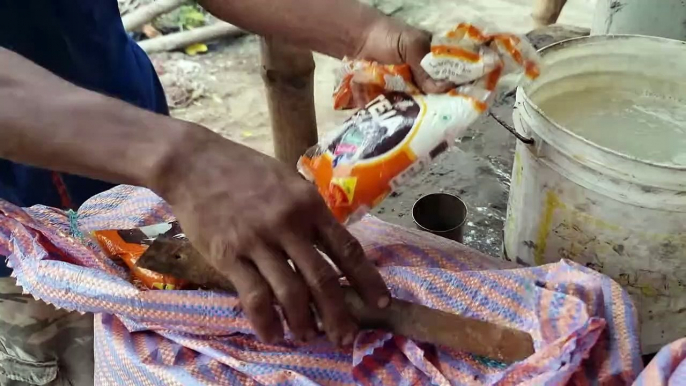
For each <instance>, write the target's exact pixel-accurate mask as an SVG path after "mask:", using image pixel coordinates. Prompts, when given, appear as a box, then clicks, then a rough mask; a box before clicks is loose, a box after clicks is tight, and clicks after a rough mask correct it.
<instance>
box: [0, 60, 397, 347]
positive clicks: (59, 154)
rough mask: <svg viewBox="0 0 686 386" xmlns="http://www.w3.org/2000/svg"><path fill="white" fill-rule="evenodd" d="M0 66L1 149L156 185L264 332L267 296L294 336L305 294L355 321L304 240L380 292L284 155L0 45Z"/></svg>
mask: <svg viewBox="0 0 686 386" xmlns="http://www.w3.org/2000/svg"><path fill="white" fill-rule="evenodd" d="M0 69H2V71H0V138H1V139H2V140H0V158H5V159H9V160H12V161H16V162H22V163H27V164H31V165H35V166H39V167H44V168H48V169H52V170H58V171H63V172H70V173H74V174H79V175H83V176H87V177H93V178H98V179H102V180H106V181H111V182H114V183H127V184H135V185H140V186H146V187H148V188H150V189H152V190H153V191H155V192H156V193H157V194H159V195H160V196H161V197H162V198H164V199H165V200H166V201H167V202H168V203H169V204H170V205H171V206H172V209H173V211H174V214H175V215H176V218H177V219H178V220H179V222H180V223H181V225H182V226H183V229H184V233H185V234H186V235H187V236H188V238H189V239H190V241H191V242H192V243H193V244H194V245H195V246H196V248H197V249H198V250H199V251H200V252H201V254H202V255H203V256H205V258H207V260H208V261H209V262H210V263H211V264H212V265H213V266H214V267H215V268H217V269H218V271H219V272H221V273H222V274H224V275H226V276H227V277H228V279H229V280H230V281H231V282H232V283H234V284H235V286H236V288H237V289H238V293H239V296H240V298H241V304H242V308H243V310H244V311H245V313H246V314H247V316H248V318H249V319H250V320H251V322H252V324H253V326H254V328H255V330H256V332H257V334H258V335H259V336H260V337H261V338H263V339H264V340H267V341H278V340H280V339H282V337H283V329H282V323H281V320H280V318H279V314H278V313H277V311H276V309H275V308H274V304H279V305H281V308H282V310H283V312H284V314H285V316H286V319H287V322H288V324H289V326H290V328H291V331H292V332H293V334H294V335H295V337H296V338H298V339H301V340H304V339H310V338H312V337H313V336H314V335H315V334H316V332H317V324H316V322H315V319H314V317H313V315H312V313H311V311H310V310H311V309H310V304H311V303H314V304H315V305H316V307H317V310H318V313H319V315H320V316H321V318H322V321H323V325H324V329H325V332H326V333H327V335H328V336H329V338H330V339H331V340H332V341H333V342H336V343H344V344H349V343H351V342H352V339H353V338H354V336H355V335H354V334H355V332H356V330H357V325H356V322H355V320H354V319H353V318H352V316H351V315H350V314H349V313H348V311H347V310H346V308H345V306H344V304H345V302H344V294H343V290H342V288H341V287H340V285H339V282H338V275H337V274H336V272H335V270H333V269H332V268H331V266H330V265H328V263H326V261H325V260H323V259H322V258H321V256H320V255H319V252H317V250H316V249H315V248H314V245H321V246H322V248H323V249H324V251H325V252H326V253H327V254H328V255H329V256H330V257H331V258H332V260H333V261H334V262H335V263H336V264H337V265H338V267H339V268H340V269H341V271H342V272H344V273H345V274H346V276H347V277H348V279H349V281H350V282H351V283H352V284H353V286H354V287H355V288H356V289H357V290H358V292H359V293H360V294H361V295H363V297H364V298H365V300H367V301H368V302H369V303H370V304H378V305H379V306H385V305H387V304H388V303H389V301H390V299H389V296H388V290H387V289H386V286H385V284H384V281H383V279H382V278H381V276H380V275H379V273H378V272H377V270H376V269H375V267H374V265H373V264H372V263H371V262H370V261H369V260H367V259H366V258H365V255H364V251H363V250H362V248H361V246H360V245H359V243H358V242H357V241H356V240H355V239H354V238H353V237H352V235H350V233H348V231H347V230H346V229H345V228H344V227H343V226H341V225H340V224H338V223H337V222H336V220H335V219H334V218H333V216H332V215H331V213H330V212H329V210H328V208H327V207H326V205H325V204H324V202H323V200H322V199H321V197H320V196H319V194H318V193H317V191H316V189H315V188H314V187H313V186H312V185H311V184H309V183H307V182H306V181H304V180H303V179H302V178H300V177H299V176H298V174H297V173H295V172H294V171H293V170H291V168H290V167H287V166H285V165H282V164H281V163H280V162H278V161H276V160H274V159H273V158H270V157H267V156H265V155H262V154H260V153H258V152H256V151H254V150H251V149H249V148H246V147H244V146H241V145H239V144H236V143H234V142H231V141H229V140H226V139H224V138H222V137H221V136H219V135H218V134H215V133H213V132H211V131H210V130H207V129H205V128H203V127H200V126H198V125H194V124H191V123H186V122H181V121H178V120H175V119H172V118H168V117H165V116H161V115H156V114H153V113H150V112H146V111H144V110H141V109H139V108H136V107H134V106H131V105H129V104H127V103H124V102H120V101H117V100H114V99H112V98H108V97H104V96H101V95H99V94H96V93H94V92H90V91H86V90H83V89H81V88H78V87H76V86H74V85H72V84H70V83H68V82H66V81H64V80H61V79H59V78H58V77H56V76H54V75H53V74H51V73H50V72H48V71H46V70H44V69H42V68H40V67H38V66H36V65H35V64H33V63H31V62H30V61H28V60H26V59H24V58H22V57H20V56H19V55H16V54H14V53H12V52H10V51H7V50H3V49H0ZM94 70H97V69H94ZM289 259H290V260H292V261H293V262H295V265H296V266H297V267H298V272H295V271H293V269H292V268H291V267H290V266H289V265H288V263H287V261H288V260H289Z"/></svg>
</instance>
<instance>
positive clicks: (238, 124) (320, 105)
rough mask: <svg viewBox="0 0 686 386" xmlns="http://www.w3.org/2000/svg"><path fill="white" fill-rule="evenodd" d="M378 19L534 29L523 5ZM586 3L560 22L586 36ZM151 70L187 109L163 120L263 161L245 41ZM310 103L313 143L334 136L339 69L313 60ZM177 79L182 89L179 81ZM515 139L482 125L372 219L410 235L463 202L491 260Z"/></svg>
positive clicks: (509, 1) (163, 60)
mask: <svg viewBox="0 0 686 386" xmlns="http://www.w3.org/2000/svg"><path fill="white" fill-rule="evenodd" d="M375 3H376V4H377V6H378V7H379V8H380V9H381V10H383V11H384V12H386V13H392V14H393V15H394V16H395V17H400V18H403V19H405V20H407V21H409V22H410V23H412V24H414V25H417V26H421V27H423V28H425V29H428V30H430V31H441V30H444V29H447V28H450V27H452V26H454V25H455V24H456V23H458V22H460V21H469V22H476V23H479V24H480V25H483V26H486V27H488V28H496V29H498V30H503V31H512V32H517V33H526V32H528V31H529V30H531V29H532V28H533V23H532V21H531V18H530V17H529V14H530V12H531V7H532V3H533V1H532V0H377V1H375ZM593 7H594V0H569V2H568V4H567V6H566V7H565V9H564V10H563V12H562V15H561V17H560V20H559V22H560V23H564V24H569V25H574V26H579V27H589V26H590V24H591V20H592V10H593ZM152 59H153V62H154V64H155V66H156V68H157V69H158V72H159V73H160V74H161V79H162V82H163V84H164V86H165V89H166V91H167V92H168V93H169V94H170V97H171V98H174V99H175V100H178V99H190V100H191V102H190V103H189V104H188V106H185V107H182V108H176V109H174V110H173V111H172V114H173V115H174V116H175V117H177V118H181V119H185V120H189V121H194V122H197V123H199V124H202V125H204V126H207V127H209V128H211V129H212V130H215V131H216V132H218V133H220V134H222V135H224V136H225V137H227V138H230V139H232V140H234V141H237V142H240V143H243V144H245V145H247V146H250V147H252V148H254V149H256V150H259V151H261V152H263V153H266V154H270V155H271V154H272V142H271V129H270V126H269V115H268V111H267V105H266V99H265V93H264V86H263V84H262V80H261V78H260V69H261V67H260V57H259V45H258V40H257V38H256V37H255V36H245V37H241V38H237V39H232V40H226V41H221V42H217V43H214V44H212V45H210V52H209V53H207V54H204V55H202V56H194V57H191V56H187V55H185V54H183V53H167V54H158V55H153V57H152ZM315 60H316V65H317V70H316V75H315V101H316V107H317V120H318V126H319V131H320V135H321V133H326V132H329V131H331V130H333V129H335V128H336V126H337V125H338V124H340V123H341V122H342V121H343V120H345V118H346V117H347V116H349V115H350V113H349V112H336V111H334V110H333V109H332V107H331V92H332V90H333V88H334V72H335V70H336V69H337V68H338V61H337V60H335V59H332V58H328V57H325V56H322V55H316V57H315ZM179 79H182V81H179ZM513 98H514V97H513V96H512V94H503V95H501V96H500V97H499V98H498V103H497V104H496V106H494V108H493V111H494V113H495V114H497V115H500V116H501V117H502V118H503V119H504V120H506V121H510V116H509V115H510V114H511V106H512V103H513V102H514V99H513ZM514 144H515V139H514V137H512V136H511V135H510V134H509V133H508V132H507V131H506V130H505V129H503V128H502V127H500V126H499V125H498V124H497V123H496V122H495V121H494V120H493V119H492V118H489V117H483V118H482V119H481V120H480V121H479V122H478V123H477V124H476V125H474V126H473V127H472V128H471V129H470V133H469V134H468V135H467V136H466V137H465V138H463V139H462V141H461V143H459V144H458V146H456V148H454V149H453V150H452V151H450V152H449V153H447V154H446V155H443V156H442V157H440V158H439V159H438V162H437V163H436V164H435V165H433V167H432V168H431V170H430V172H429V173H428V174H426V175H424V176H422V177H419V178H418V179H417V180H415V181H414V182H413V183H411V184H410V185H408V186H407V187H406V188H405V189H403V190H402V191H400V192H399V193H398V194H395V195H394V196H393V197H390V198H388V199H387V200H386V201H385V202H384V203H383V204H382V205H381V206H380V207H379V208H377V210H376V211H375V214H376V215H378V216H379V217H381V218H382V219H384V220H386V221H390V222H394V223H397V224H401V225H404V226H413V223H412V219H411V216H410V214H409V211H410V209H411V207H412V204H413V203H414V201H415V200H416V199H417V198H419V197H421V196H422V195H424V194H427V193H432V192H439V191H444V192H448V193H453V194H456V195H458V196H460V197H462V198H463V199H464V201H465V202H466V203H467V205H468V207H469V211H470V214H469V217H468V223H467V228H466V232H465V244H467V245H470V246H472V247H474V248H476V249H479V250H481V251H483V252H485V253H487V254H490V255H493V256H497V255H499V254H500V249H501V243H502V225H503V220H504V217H505V213H506V203H507V195H508V189H509V175H510V170H511V167H512V154H513V149H514Z"/></svg>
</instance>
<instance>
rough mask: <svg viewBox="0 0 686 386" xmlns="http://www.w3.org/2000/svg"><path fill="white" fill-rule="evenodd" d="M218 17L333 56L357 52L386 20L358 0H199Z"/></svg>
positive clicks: (337, 56) (259, 32)
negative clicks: (377, 25) (375, 26)
mask: <svg viewBox="0 0 686 386" xmlns="http://www.w3.org/2000/svg"><path fill="white" fill-rule="evenodd" d="M200 3H201V4H202V5H203V7H205V8H206V9H207V10H208V11H210V12H211V13H213V14H214V15H215V16H217V17H218V18H220V19H223V20H226V21H228V22H229V23H232V24H234V25H236V26H239V27H241V28H244V29H246V30H248V31H251V32H254V33H257V34H259V35H262V36H268V37H279V38H282V39H284V40H286V41H288V42H290V43H292V44H294V45H299V46H301V47H305V48H308V49H311V50H313V51H317V52H321V53H324V54H327V55H330V56H333V57H336V58H342V57H343V56H355V55H357V54H358V53H359V52H360V50H361V49H362V47H363V45H364V39H365V37H366V36H367V35H368V33H369V31H370V30H371V29H372V27H373V26H374V25H375V24H376V23H379V22H383V21H385V20H386V17H385V16H384V15H383V14H381V13H380V12H379V11H377V10H376V9H374V8H372V7H370V6H368V5H365V4H362V3H360V2H358V1H357V0H200Z"/></svg>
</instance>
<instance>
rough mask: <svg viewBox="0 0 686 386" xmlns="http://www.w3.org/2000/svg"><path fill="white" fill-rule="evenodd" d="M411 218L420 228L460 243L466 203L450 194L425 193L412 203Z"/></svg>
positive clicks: (465, 216) (465, 215) (465, 217)
mask: <svg viewBox="0 0 686 386" xmlns="http://www.w3.org/2000/svg"><path fill="white" fill-rule="evenodd" d="M412 219H413V220H414V223H415V224H416V225H417V228H419V229H420V230H423V231H426V232H429V233H433V234H435V235H437V236H441V237H445V238H446V239H450V240H453V241H457V242H458V243H462V241H463V236H464V224H465V223H466V222H467V205H465V203H464V202H463V201H462V200H461V199H460V198H459V197H457V196H453V195H452V194H448V193H432V194H427V195H426V196H424V197H422V198H420V199H419V200H417V202H415V203H414V206H413V207H412Z"/></svg>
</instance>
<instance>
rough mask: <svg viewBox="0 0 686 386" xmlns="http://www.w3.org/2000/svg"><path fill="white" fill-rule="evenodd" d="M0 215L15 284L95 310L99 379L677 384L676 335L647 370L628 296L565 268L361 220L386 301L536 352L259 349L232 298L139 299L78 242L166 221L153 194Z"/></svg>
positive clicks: (96, 252) (366, 335) (364, 342)
mask: <svg viewBox="0 0 686 386" xmlns="http://www.w3.org/2000/svg"><path fill="white" fill-rule="evenodd" d="M0 211H2V213H3V214H4V216H1V217H0V254H4V255H6V256H8V264H9V265H10V266H11V267H12V268H13V269H14V274H13V276H15V277H16V278H17V282H18V283H19V284H20V285H21V286H22V287H23V288H24V290H25V291H27V292H28V293H30V294H32V295H33V296H34V297H36V298H39V299H42V300H44V301H46V302H48V303H51V304H54V305H55V306H57V307H61V308H65V309H70V310H77V311H81V312H93V313H95V314H96V323H95V338H96V345H95V355H96V384H98V385H124V384H136V385H355V384H358V385H536V386H538V385H565V384H573V385H630V384H632V383H634V382H635V383H636V384H637V385H650V386H652V385H677V384H686V378H685V377H684V375H685V374H686V364H684V363H686V341H682V342H676V343H674V344H673V345H672V346H669V347H666V348H665V349H664V350H663V351H662V352H660V354H658V355H657V356H656V358H655V360H654V361H653V362H652V363H651V364H650V365H649V366H648V367H647V368H646V369H645V370H643V365H642V362H641V357H640V351H639V342H638V340H637V336H638V334H637V328H638V327H637V322H636V312H635V310H634V308H633V306H632V303H631V301H630V299H629V297H628V295H627V294H626V293H625V292H624V291H623V290H622V289H621V287H619V285H617V284H616V283H615V282H613V281H612V280H610V279H609V278H607V277H605V276H603V275H600V274H598V273H596V272H594V271H592V270H589V269H586V268H584V267H581V266H578V265H576V264H574V263H572V262H568V261H561V262H559V263H557V264H552V265H547V266H542V267H537V268H518V267H516V266H514V265H512V264H511V263H507V262H504V261H498V260H494V259H491V258H489V257H487V256H485V255H482V254H479V253H477V252H475V251H473V250H471V249H468V248H466V247H464V246H462V245H459V244H456V243H452V242H449V241H446V240H443V239H440V238H437V237H434V236H432V235H428V234H424V233H419V232H415V231H413V230H408V229H404V228H400V227H397V226H394V225H390V224H386V223H384V222H381V221H379V220H377V219H374V218H371V217H368V218H365V219H364V220H363V221H361V222H360V223H358V224H356V225H354V226H353V227H352V228H351V230H352V232H353V233H354V234H355V236H357V237H358V238H359V240H360V241H361V243H362V244H363V246H364V248H365V250H366V251H367V254H368V257H369V258H370V259H373V260H374V261H375V262H376V264H377V265H378V267H379V269H380V271H381V273H382V275H383V276H384V278H385V279H386V281H387V283H388V286H389V288H390V289H391V291H392V292H393V294H394V295H395V296H397V297H399V298H402V299H406V300H412V301H415V302H419V303H422V304H425V305H427V306H430V307H434V308H437V309H441V310H445V311H449V312H454V313H459V314H462V315H466V316H471V317H476V318H480V319H484V320H490V321H494V322H498V323H501V324H504V325H508V326H512V327H515V328H519V329H522V330H526V331H528V332H530V333H531V334H532V336H533V337H534V340H535V345H536V353H535V354H534V355H533V356H532V357H530V358H529V359H527V360H526V361H523V362H520V363H516V364H513V365H510V366H504V365H502V364H500V363H495V362H492V361H489V360H486V359H483V358H478V357H474V356H472V355H469V354H467V353H462V352H455V351H450V350H447V349H444V348H440V347H435V346H430V345H426V344H421V343H417V342H413V341H410V340H408V339H405V338H403V337H400V336H391V335H390V334H385V333H382V332H377V331H371V332H363V333H361V334H360V335H359V336H358V337H357V339H356V342H355V345H354V348H352V349H337V348H335V347H333V346H331V345H330V344H329V343H327V342H326V340H325V339H323V338H322V339H320V340H318V341H315V342H314V343H310V344H307V345H304V344H299V343H296V342H293V341H291V340H287V341H286V342H285V343H282V344H279V345H267V344H263V343H260V342H259V341H258V340H257V339H256V338H255V337H254V336H253V335H252V330H251V328H250V325H249V324H248V322H247V320H246V319H245V318H244V316H243V314H242V313H241V311H240V307H239V305H238V301H237V299H236V298H234V297H232V296H230V295H228V294H223V293H217V292H211V291H141V290H139V289H137V288H136V287H134V286H133V285H132V284H130V283H129V282H128V281H127V273H126V272H125V271H123V270H122V268H120V267H118V266H117V265H115V264H113V263H112V262H111V261H110V260H109V259H108V258H107V257H106V256H104V254H103V253H102V251H101V250H100V249H99V248H98V247H97V245H95V244H94V243H93V242H91V241H90V240H89V239H88V234H89V232H91V231H93V230H98V229H127V228H133V227H138V226H143V225H150V224H154V223H159V222H163V221H168V220H171V219H172V217H171V211H170V208H169V207H168V206H167V205H166V204H165V203H164V202H163V201H162V200H161V199H160V198H158V197H157V196H155V195H154V194H153V193H151V192H150V191H148V190H146V189H141V188H134V187H129V186H119V187H117V188H114V189H112V190H110V191H108V192H105V193H103V194H101V195H99V196H96V197H94V198H93V199H91V200H89V201H88V202H86V203H85V204H84V205H83V206H82V207H81V208H80V209H79V211H78V214H77V215H73V214H69V213H64V212H61V211H58V210H55V209H51V208H46V207H32V208H28V209H20V208H17V207H14V206H12V205H10V204H8V203H4V202H0ZM82 235H83V236H82ZM642 371H643V372H642Z"/></svg>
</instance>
